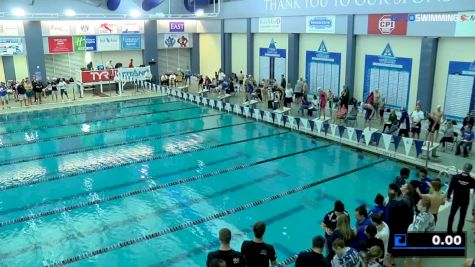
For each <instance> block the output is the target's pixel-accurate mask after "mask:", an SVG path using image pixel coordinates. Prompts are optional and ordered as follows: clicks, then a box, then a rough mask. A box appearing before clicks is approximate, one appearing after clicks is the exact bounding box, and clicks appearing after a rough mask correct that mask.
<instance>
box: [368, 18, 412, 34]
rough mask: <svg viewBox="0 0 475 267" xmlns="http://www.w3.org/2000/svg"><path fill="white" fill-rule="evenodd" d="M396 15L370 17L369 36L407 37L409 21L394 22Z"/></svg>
mask: <svg viewBox="0 0 475 267" xmlns="http://www.w3.org/2000/svg"><path fill="white" fill-rule="evenodd" d="M394 16H400V15H396V14H387V15H368V34H381V35H406V33H407V21H406V20H394V19H393V18H394Z"/></svg>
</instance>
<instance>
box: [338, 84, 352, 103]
mask: <svg viewBox="0 0 475 267" xmlns="http://www.w3.org/2000/svg"><path fill="white" fill-rule="evenodd" d="M349 101H350V99H349V96H348V88H347V86H346V85H344V86H343V90H342V91H341V94H340V105H341V106H343V105H345V107H347V108H348V107H349V105H348V104H349Z"/></svg>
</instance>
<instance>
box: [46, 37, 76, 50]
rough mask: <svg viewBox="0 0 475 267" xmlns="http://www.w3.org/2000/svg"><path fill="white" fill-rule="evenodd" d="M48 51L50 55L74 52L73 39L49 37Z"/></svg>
mask: <svg viewBox="0 0 475 267" xmlns="http://www.w3.org/2000/svg"><path fill="white" fill-rule="evenodd" d="M48 49H49V52H50V53H70V52H73V38H72V37H71V36H58V37H48Z"/></svg>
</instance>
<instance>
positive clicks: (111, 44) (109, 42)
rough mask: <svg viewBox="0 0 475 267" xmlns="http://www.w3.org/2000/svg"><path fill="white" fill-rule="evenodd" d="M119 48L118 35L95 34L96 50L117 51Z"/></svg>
mask: <svg viewBox="0 0 475 267" xmlns="http://www.w3.org/2000/svg"><path fill="white" fill-rule="evenodd" d="M117 50H120V36H119V35H102V36H97V51H117Z"/></svg>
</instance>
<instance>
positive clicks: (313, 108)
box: [302, 95, 320, 117]
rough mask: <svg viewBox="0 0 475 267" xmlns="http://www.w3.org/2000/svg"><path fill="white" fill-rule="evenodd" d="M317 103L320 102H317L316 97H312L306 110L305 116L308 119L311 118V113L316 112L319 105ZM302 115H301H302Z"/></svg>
mask: <svg viewBox="0 0 475 267" xmlns="http://www.w3.org/2000/svg"><path fill="white" fill-rule="evenodd" d="M305 99H306V98H305ZM319 103H320V102H319V101H318V98H317V95H313V99H312V101H310V106H309V107H308V109H307V115H308V116H309V117H311V116H313V112H314V111H315V112H316V111H317V110H318V106H319V105H320V104H319ZM302 112H303V110H302ZM302 115H303V113H302Z"/></svg>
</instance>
